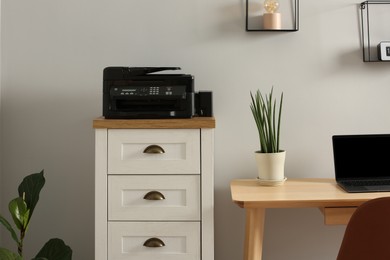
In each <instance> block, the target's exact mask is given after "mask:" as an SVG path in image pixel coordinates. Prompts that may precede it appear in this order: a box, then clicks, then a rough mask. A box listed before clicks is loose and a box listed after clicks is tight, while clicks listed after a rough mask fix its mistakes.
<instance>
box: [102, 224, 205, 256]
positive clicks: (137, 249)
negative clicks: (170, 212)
mask: <svg viewBox="0 0 390 260" xmlns="http://www.w3.org/2000/svg"><path fill="white" fill-rule="evenodd" d="M148 240H149V241H150V240H154V242H155V243H154V244H155V245H156V246H157V247H148V246H145V245H144V244H145V242H146V241H148ZM160 243H164V246H161V247H158V245H161V244H160ZM151 244H153V243H151ZM149 246H152V245H149ZM108 259H110V260H151V259H153V260H199V259H200V224H199V223H198V222H184V223H179V222H160V223H156V222H149V223H146V222H109V223H108Z"/></svg>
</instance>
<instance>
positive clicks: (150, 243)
mask: <svg viewBox="0 0 390 260" xmlns="http://www.w3.org/2000/svg"><path fill="white" fill-rule="evenodd" d="M144 246H146V247H163V246H165V244H164V242H163V241H162V240H161V239H159V238H157V237H152V238H149V239H148V240H146V241H145V243H144Z"/></svg>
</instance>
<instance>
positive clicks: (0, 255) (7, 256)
mask: <svg viewBox="0 0 390 260" xmlns="http://www.w3.org/2000/svg"><path fill="white" fill-rule="evenodd" d="M0 259H1V260H23V258H22V257H21V256H20V255H18V254H15V253H14V252H11V251H9V250H8V249H5V248H0Z"/></svg>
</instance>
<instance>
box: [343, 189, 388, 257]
mask: <svg viewBox="0 0 390 260" xmlns="http://www.w3.org/2000/svg"><path fill="white" fill-rule="evenodd" d="M337 260H390V197H384V198H378V199H372V200H369V201H367V202H365V203H363V204H362V205H360V206H359V207H358V208H357V209H356V211H355V213H354V214H353V215H352V217H351V219H350V221H349V223H348V225H347V228H346V230H345V234H344V238H343V241H342V243H341V246H340V250H339V254H338V256H337Z"/></svg>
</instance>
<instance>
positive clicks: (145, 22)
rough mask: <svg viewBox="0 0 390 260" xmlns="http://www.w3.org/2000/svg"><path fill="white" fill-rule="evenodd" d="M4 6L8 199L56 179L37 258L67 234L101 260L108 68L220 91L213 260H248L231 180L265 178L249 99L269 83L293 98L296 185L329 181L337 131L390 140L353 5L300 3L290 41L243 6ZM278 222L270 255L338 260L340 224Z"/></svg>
mask: <svg viewBox="0 0 390 260" xmlns="http://www.w3.org/2000/svg"><path fill="white" fill-rule="evenodd" d="M283 1H284V0H281V3H283ZM2 5H3V6H2V10H1V12H2V18H1V19H2V20H1V27H2V34H1V40H2V51H3V56H2V60H1V63H2V70H1V73H2V82H1V112H2V118H1V120H2V128H1V141H2V158H1V159H2V164H1V172H2V179H1V184H0V190H1V200H2V201H3V202H8V201H9V200H10V199H12V198H13V197H15V196H16V195H17V193H16V188H17V185H18V184H19V183H20V181H21V179H22V178H23V177H24V176H25V175H27V174H29V173H32V172H37V171H40V170H41V169H45V176H46V179H47V184H46V186H45V188H44V190H43V191H42V193H41V199H40V203H39V204H38V208H37V209H36V211H35V213H34V214H35V215H34V217H33V219H32V223H31V224H32V225H31V229H30V233H29V234H28V238H27V241H26V245H27V247H28V248H27V251H28V254H32V252H36V251H37V250H38V248H39V247H40V246H41V245H42V244H43V243H44V242H45V241H46V240H47V239H48V238H50V237H54V236H58V237H61V238H63V239H64V240H65V241H66V242H67V243H68V244H70V245H71V246H72V248H73V250H74V259H76V260H79V259H80V260H81V259H93V237H94V230H93V221H94V213H93V210H94V206H93V203H94V194H93V192H94V186H93V183H94V132H93V129H92V120H93V118H95V117H97V116H100V115H101V99H102V97H101V92H102V70H103V68H104V67H106V66H112V65H124V66H127V65H129V66H180V67H182V69H183V72H184V73H191V74H193V75H195V85H196V89H197V90H212V91H213V93H214V112H215V117H216V119H217V128H216V134H215V138H216V142H215V145H216V147H215V157H216V160H215V162H216V165H215V235H216V236H215V250H216V260H230V259H231V260H236V259H241V257H242V249H243V247H242V245H243V235H244V223H243V222H244V211H243V210H242V209H240V208H238V207H237V206H235V205H234V204H233V203H232V202H231V198H230V191H229V182H230V180H231V179H234V178H255V176H256V168H255V162H254V158H253V152H254V151H255V150H256V149H257V145H258V137H257V135H256V128H255V124H254V122H253V120H252V118H251V113H250V110H249V101H250V98H249V92H250V91H251V90H252V91H254V90H256V89H257V88H260V89H261V90H263V91H267V90H269V89H270V88H271V86H272V85H274V86H275V91H276V92H277V93H280V92H281V91H283V92H284V94H285V104H284V114H283V117H284V121H283V135H282V145H283V147H284V148H285V149H286V150H287V165H286V174H287V176H288V178H295V177H333V161H332V152H331V142H330V140H331V135H332V134H336V133H337V134H341V133H368V132H370V133H383V132H389V128H390V120H389V119H388V117H386V116H385V114H386V111H388V110H389V109H390V103H389V102H388V97H389V96H390V88H389V86H388V82H389V80H390V74H389V73H388V70H389V67H388V64H383V63H363V62H362V57H361V46H360V38H359V35H360V33H359V10H358V2H357V1H352V0H328V1H305V0H302V1H301V12H300V13H301V17H300V20H301V28H300V30H299V31H298V32H295V33H248V32H245V28H244V26H245V21H244V18H245V13H244V10H245V9H244V7H245V1H233V0H214V1H208V0H197V1H192V0H191V1H190V0H165V1H152V0H143V1H137V0H133V1H128V0H126V1H124V0H116V1H112V0H94V1H93V0H84V1H80V0H67V1H64V0H62V1H61V0H57V1H53V0H35V1H30V0H12V1H11V0H3V1H2ZM3 204H6V203H3ZM1 209H2V210H1V212H6V206H5V205H2V208H1ZM269 213H270V214H268V215H267V224H266V234H265V249H264V250H265V252H264V255H265V259H273V260H279V259H280V260H284V259H301V260H312V259H318V260H329V259H335V255H336V253H337V250H338V246H339V243H340V241H341V238H342V235H343V231H344V227H329V226H324V225H323V223H322V222H323V219H322V216H321V213H320V212H319V210H317V209H288V210H271V211H270V212H269ZM3 236H4V237H7V239H8V234H4V231H3ZM7 243H8V244H6V245H11V242H10V240H7Z"/></svg>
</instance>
